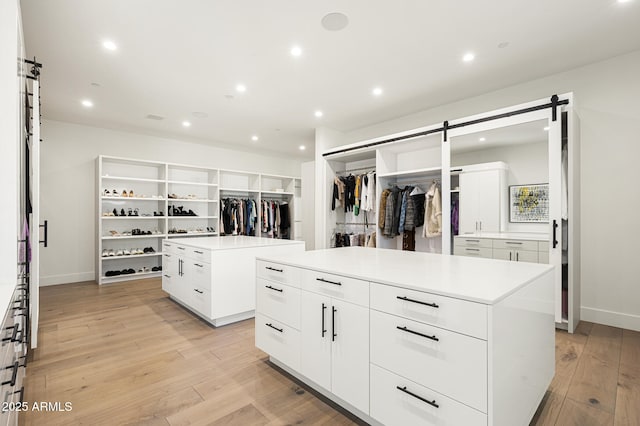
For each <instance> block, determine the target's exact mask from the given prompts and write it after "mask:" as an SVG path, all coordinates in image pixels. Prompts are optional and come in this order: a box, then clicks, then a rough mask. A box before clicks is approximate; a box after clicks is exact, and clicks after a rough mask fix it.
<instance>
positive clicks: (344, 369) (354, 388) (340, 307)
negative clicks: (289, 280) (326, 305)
mask: <svg viewBox="0 0 640 426" xmlns="http://www.w3.org/2000/svg"><path fill="white" fill-rule="evenodd" d="M331 303H332V307H331V309H332V312H331V313H330V315H331V317H332V321H331V329H330V330H329V333H330V335H334V337H333V342H332V347H331V355H332V357H331V364H332V366H331V392H333V393H334V394H335V395H336V396H338V397H339V398H342V399H343V400H345V401H347V402H348V403H349V404H351V405H353V406H354V407H356V408H357V409H358V410H360V411H363V412H364V413H367V414H368V413H369V333H368V330H369V309H368V308H365V307H362V306H357V305H354V304H352V303H349V302H343V301H339V300H335V299H332V300H331Z"/></svg>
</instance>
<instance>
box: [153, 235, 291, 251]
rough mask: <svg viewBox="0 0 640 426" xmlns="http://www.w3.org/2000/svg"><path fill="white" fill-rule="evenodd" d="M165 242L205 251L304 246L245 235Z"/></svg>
mask: <svg viewBox="0 0 640 426" xmlns="http://www.w3.org/2000/svg"><path fill="white" fill-rule="evenodd" d="M165 242H169V243H176V244H180V245H185V246H189V247H195V248H201V249H205V250H229V249H239V248H248V247H265V246H282V245H295V244H302V245H304V241H296V240H279V239H275V238H262V237H249V236H245V235H229V236H224V237H191V238H171V239H166V240H165Z"/></svg>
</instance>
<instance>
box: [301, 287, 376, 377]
mask: <svg viewBox="0 0 640 426" xmlns="http://www.w3.org/2000/svg"><path fill="white" fill-rule="evenodd" d="M331 306H332V305H331V298H330V297H327V296H322V295H319V294H315V293H311V292H308V291H302V292H301V296H300V312H301V315H300V344H301V349H300V373H302V374H303V375H304V376H306V377H308V378H309V379H311V380H312V381H314V382H316V383H317V384H319V385H320V386H322V387H323V388H325V389H327V390H331V314H332V310H331V309H332V308H331ZM367 351H368V345H367ZM367 363H368V361H367Z"/></svg>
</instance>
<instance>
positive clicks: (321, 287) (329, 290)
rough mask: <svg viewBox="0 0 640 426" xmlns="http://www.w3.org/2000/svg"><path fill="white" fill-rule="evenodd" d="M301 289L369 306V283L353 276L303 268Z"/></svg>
mask: <svg viewBox="0 0 640 426" xmlns="http://www.w3.org/2000/svg"><path fill="white" fill-rule="evenodd" d="M301 287H302V289H304V290H307V291H311V292H313V293H320V294H324V295H327V296H329V297H334V298H337V299H341V300H345V301H347V302H351V303H355V304H357V305H361V306H369V283H368V282H367V281H362V280H357V279H355V278H350V277H344V276H340V275H334V274H328V273H326V272H320V271H313V270H309V269H305V270H304V272H303V273H302V285H301Z"/></svg>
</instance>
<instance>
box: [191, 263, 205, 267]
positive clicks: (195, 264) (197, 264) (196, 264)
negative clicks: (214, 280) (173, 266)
mask: <svg viewBox="0 0 640 426" xmlns="http://www.w3.org/2000/svg"><path fill="white" fill-rule="evenodd" d="M193 266H197V267H198V268H204V266H202V265H201V264H199V263H194V264H193Z"/></svg>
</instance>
